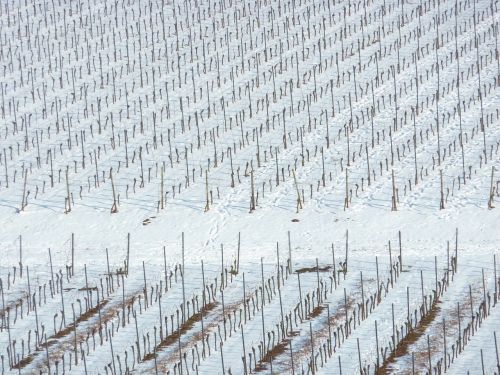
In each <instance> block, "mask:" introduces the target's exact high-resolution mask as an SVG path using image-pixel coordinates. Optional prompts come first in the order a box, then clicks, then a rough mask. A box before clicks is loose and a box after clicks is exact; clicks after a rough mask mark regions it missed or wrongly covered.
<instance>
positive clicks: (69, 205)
mask: <svg viewBox="0 0 500 375" xmlns="http://www.w3.org/2000/svg"><path fill="white" fill-rule="evenodd" d="M68 127H69V124H68ZM68 171H69V166H66V195H67V198H66V199H67V200H68V208H67V209H66V213H68V212H71V195H70V193H69V177H68ZM26 172H27V171H26ZM26 175H27V173H26ZM75 357H78V356H77V355H76V350H75Z"/></svg>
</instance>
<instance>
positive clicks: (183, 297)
mask: <svg viewBox="0 0 500 375" xmlns="http://www.w3.org/2000/svg"><path fill="white" fill-rule="evenodd" d="M184 272H185V269H184V232H182V319H183V320H182V323H183V324H184V323H185V319H186V315H185V314H184V311H185V308H186V289H185V285H184V279H185V275H186V274H185V273H184ZM223 272H224V271H223ZM179 335H180V333H179ZM181 362H182V358H181Z"/></svg>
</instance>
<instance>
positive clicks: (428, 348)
mask: <svg viewBox="0 0 500 375" xmlns="http://www.w3.org/2000/svg"><path fill="white" fill-rule="evenodd" d="M427 358H428V360H429V375H432V361H431V342H430V339H429V335H427Z"/></svg>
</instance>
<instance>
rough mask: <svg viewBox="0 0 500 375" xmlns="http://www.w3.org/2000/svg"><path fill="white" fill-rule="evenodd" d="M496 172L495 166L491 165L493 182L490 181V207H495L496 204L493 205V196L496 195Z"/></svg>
mask: <svg viewBox="0 0 500 375" xmlns="http://www.w3.org/2000/svg"><path fill="white" fill-rule="evenodd" d="M494 173H495V166H494V165H492V166H491V182H490V197H489V199H488V209H490V210H491V209H493V208H494V207H495V206H493V198H494V197H495V188H494V186H493V175H494Z"/></svg>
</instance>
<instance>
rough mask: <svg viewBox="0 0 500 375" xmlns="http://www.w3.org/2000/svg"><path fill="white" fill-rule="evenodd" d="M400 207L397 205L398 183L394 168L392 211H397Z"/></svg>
mask: <svg viewBox="0 0 500 375" xmlns="http://www.w3.org/2000/svg"><path fill="white" fill-rule="evenodd" d="M397 210H398V207H397V205H396V183H395V181H394V169H393V170H392V208H391V211H397Z"/></svg>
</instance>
